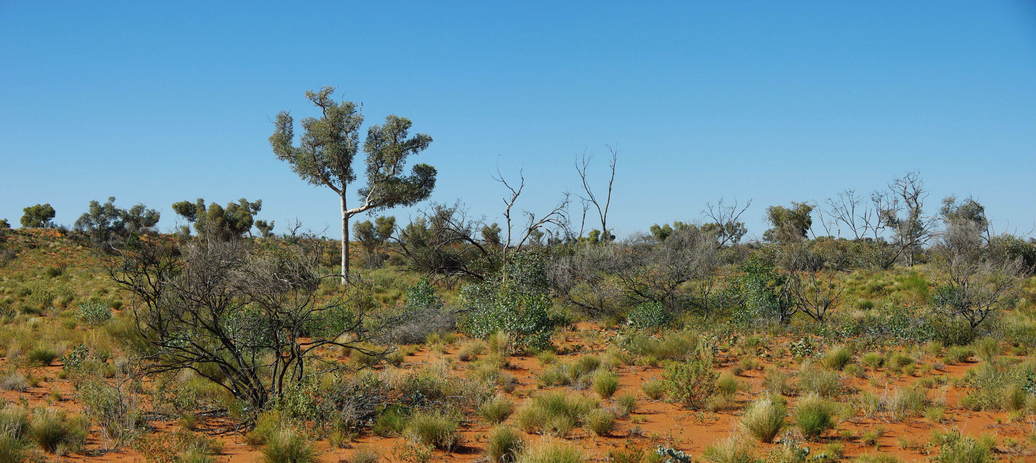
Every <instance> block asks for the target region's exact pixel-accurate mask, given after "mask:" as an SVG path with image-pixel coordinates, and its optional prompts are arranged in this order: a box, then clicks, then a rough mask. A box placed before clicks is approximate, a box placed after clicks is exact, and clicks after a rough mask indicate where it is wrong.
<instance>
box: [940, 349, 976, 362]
mask: <svg viewBox="0 0 1036 463" xmlns="http://www.w3.org/2000/svg"><path fill="white" fill-rule="evenodd" d="M972 355H973V352H972V350H971V348H969V347H966V346H950V347H948V348H946V354H945V355H943V361H944V362H946V363H947V364H949V365H956V364H958V363H964V362H967V361H968V359H969V358H971V356H972Z"/></svg>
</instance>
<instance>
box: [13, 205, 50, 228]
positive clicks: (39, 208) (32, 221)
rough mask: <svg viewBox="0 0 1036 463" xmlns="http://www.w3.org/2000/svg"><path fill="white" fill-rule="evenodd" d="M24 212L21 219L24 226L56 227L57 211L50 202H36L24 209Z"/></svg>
mask: <svg viewBox="0 0 1036 463" xmlns="http://www.w3.org/2000/svg"><path fill="white" fill-rule="evenodd" d="M22 212H23V213H24V214H23V215H22V220H21V223H22V227H23V228H53V227H54V216H55V215H56V213H55V212H54V207H53V206H51V205H50V203H43V204H34V205H32V206H29V207H26V208H25V209H22Z"/></svg>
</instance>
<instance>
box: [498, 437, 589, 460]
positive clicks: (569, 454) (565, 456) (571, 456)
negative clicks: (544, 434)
mask: <svg viewBox="0 0 1036 463" xmlns="http://www.w3.org/2000/svg"><path fill="white" fill-rule="evenodd" d="M584 460H585V458H584V457H583V454H582V452H580V451H579V449H577V448H575V447H572V446H569V445H566V444H562V443H558V442H551V443H547V444H543V445H540V446H537V447H534V448H531V449H528V450H527V451H524V452H522V454H521V455H519V456H518V460H516V462H515V463H583V461H584Z"/></svg>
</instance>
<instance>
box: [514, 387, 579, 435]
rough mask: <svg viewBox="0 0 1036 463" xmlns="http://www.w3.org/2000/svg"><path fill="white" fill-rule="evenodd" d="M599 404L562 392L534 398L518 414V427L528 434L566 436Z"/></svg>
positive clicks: (547, 393) (548, 393) (546, 393)
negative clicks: (538, 433)
mask: <svg viewBox="0 0 1036 463" xmlns="http://www.w3.org/2000/svg"><path fill="white" fill-rule="evenodd" d="M595 408H597V404H596V403H595V402H594V401H593V400H591V399H589V398H586V397H583V396H579V395H573V394H566V393H564V392H561V391H555V392H545V393H542V394H539V395H537V396H534V397H533V398H532V400H531V401H530V402H529V404H528V405H526V406H525V408H523V409H522V410H520V411H519V412H518V425H519V426H520V427H521V428H522V430H524V431H526V432H540V433H552V434H555V435H558V436H564V435H565V434H567V433H568V431H569V430H571V429H572V428H573V427H575V426H578V425H579V424H580V423H582V422H583V421H584V419H585V418H586V416H587V414H588V413H589V412H590V410H593V409H595Z"/></svg>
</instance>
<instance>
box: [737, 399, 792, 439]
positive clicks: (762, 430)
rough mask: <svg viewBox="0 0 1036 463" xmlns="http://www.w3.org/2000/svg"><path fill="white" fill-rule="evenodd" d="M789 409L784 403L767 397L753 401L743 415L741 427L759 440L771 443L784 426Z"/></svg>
mask: <svg viewBox="0 0 1036 463" xmlns="http://www.w3.org/2000/svg"><path fill="white" fill-rule="evenodd" d="M787 415H788V410H787V408H786V407H785V406H784V404H782V403H779V402H776V401H774V400H773V399H771V398H769V397H767V398H762V399H759V400H756V401H755V402H752V403H751V404H750V405H749V406H748V408H746V409H745V414H744V415H742V416H741V428H742V429H744V430H745V432H747V433H748V434H750V435H752V437H755V438H756V439H758V440H759V442H764V443H767V444H768V443H770V442H773V439H774V438H775V437H777V434H778V433H780V432H781V428H783V427H784V418H785V417H786V416H787Z"/></svg>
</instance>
